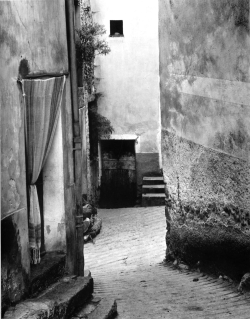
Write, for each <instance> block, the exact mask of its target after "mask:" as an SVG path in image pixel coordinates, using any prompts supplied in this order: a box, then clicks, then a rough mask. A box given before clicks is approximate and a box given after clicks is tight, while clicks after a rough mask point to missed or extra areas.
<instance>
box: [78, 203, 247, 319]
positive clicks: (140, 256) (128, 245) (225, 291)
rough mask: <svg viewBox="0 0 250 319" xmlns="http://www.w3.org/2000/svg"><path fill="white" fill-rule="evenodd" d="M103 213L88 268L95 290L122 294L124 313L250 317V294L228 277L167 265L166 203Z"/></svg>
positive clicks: (127, 317)
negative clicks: (222, 279)
mask: <svg viewBox="0 0 250 319" xmlns="http://www.w3.org/2000/svg"><path fill="white" fill-rule="evenodd" d="M98 214H99V216H100V217H101V218H102V219H103V226H102V230H101V233H100V235H98V237H97V238H96V240H95V244H94V245H93V244H91V243H89V244H87V245H85V248H84V249H85V253H84V254H85V269H90V271H91V273H92V276H93V278H94V283H95V288H94V290H95V293H97V294H98V295H100V296H101V297H109V296H110V297H113V298H114V299H117V304H118V312H119V315H118V318H119V319H132V318H136V319H137V318H144V319H145V318H156V319H158V318H166V319H167V318H171V319H172V318H182V319H184V318H187V319H189V318H196V319H198V318H207V319H208V318H209V319H215V318H218V319H221V318H234V319H238V318H240V319H243V318H246V319H249V318H250V300H249V299H247V297H246V296H242V295H239V294H238V293H237V292H236V291H235V290H233V289H232V288H231V287H230V285H229V283H225V282H224V283H221V282H219V280H217V279H213V278H210V277H207V276H202V274H198V275H197V274H194V273H192V272H189V273H188V272H180V271H179V270H174V269H172V268H171V267H170V266H166V265H164V263H163V259H164V256H165V225H166V224H165V216H164V207H146V208H141V207H140V208H126V209H125V208H123V209H110V210H108V209H100V210H98ZM197 277H199V278H198V279H199V280H198V281H193V279H194V278H196V280H197Z"/></svg>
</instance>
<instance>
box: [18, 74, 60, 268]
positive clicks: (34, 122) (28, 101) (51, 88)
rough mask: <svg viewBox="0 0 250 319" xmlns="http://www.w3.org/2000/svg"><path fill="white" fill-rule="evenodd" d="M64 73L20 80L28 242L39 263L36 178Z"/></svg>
mask: <svg viewBox="0 0 250 319" xmlns="http://www.w3.org/2000/svg"><path fill="white" fill-rule="evenodd" d="M64 84H65V76H62V77H56V78H50V79H46V80H41V79H36V80H28V79H27V80H22V90H23V98H24V102H25V143H26V160H27V182H28V185H29V196H30V197H29V244H30V250H31V263H33V264H37V263H40V248H41V216H40V208H39V202H38V195H37V189H36V185H35V183H36V181H37V179H38V176H39V174H40V172H41V170H42V168H43V166H44V163H45V161H46V158H47V156H48V154H49V150H50V147H51V144H52V141H53V137H54V134H55V130H56V126H57V122H58V117H59V113H60V105H61V101H62V95H63V89H64Z"/></svg>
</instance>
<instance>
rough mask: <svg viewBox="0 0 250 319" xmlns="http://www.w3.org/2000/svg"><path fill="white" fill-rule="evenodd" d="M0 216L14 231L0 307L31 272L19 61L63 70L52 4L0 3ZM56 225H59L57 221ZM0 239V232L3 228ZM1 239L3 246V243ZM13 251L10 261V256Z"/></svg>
mask: <svg viewBox="0 0 250 319" xmlns="http://www.w3.org/2000/svg"><path fill="white" fill-rule="evenodd" d="M0 42H1V53H0V66H1V72H0V83H1V85H0V96H1V140H2V143H1V153H2V157H1V177H2V180H1V182H2V192H1V214H2V216H4V217H6V216H9V215H11V216H10V217H6V223H2V228H3V227H4V228H5V230H6V229H14V230H13V232H11V234H12V235H13V238H11V241H9V243H11V244H10V246H8V249H7V250H6V251H5V255H4V256H2V258H3V260H4V262H2V273H3V274H4V275H3V276H2V307H5V306H6V305H7V304H8V303H9V302H10V301H12V302H15V301H17V300H19V299H20V298H21V296H23V295H24V294H25V292H26V291H27V284H28V278H29V272H30V265H29V248H28V221H27V202H26V177H25V175H26V174H25V148H24V122H23V105H22V103H21V102H20V100H21V99H20V94H19V89H18V86H17V77H18V73H20V72H22V70H19V65H20V61H21V60H22V59H24V58H25V59H26V60H27V61H28V65H29V69H30V70H29V71H30V72H34V71H39V70H45V71H46V72H59V71H67V70H68V56H67V42H66V25H65V7H64V2H63V1H59V0H55V1H49V0H45V1H31V0H22V1H0ZM60 222H61V221H60ZM2 234H3V229H2ZM5 241H6V238H4V237H2V247H3V245H5V244H7V243H6V242H5ZM13 251H15V260H12V259H10V258H12V257H11V256H12V252H13Z"/></svg>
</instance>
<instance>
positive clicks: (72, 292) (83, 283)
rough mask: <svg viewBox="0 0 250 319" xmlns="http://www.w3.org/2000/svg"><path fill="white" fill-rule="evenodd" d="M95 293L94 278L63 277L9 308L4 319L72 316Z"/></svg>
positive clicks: (63, 317)
mask: <svg viewBox="0 0 250 319" xmlns="http://www.w3.org/2000/svg"><path fill="white" fill-rule="evenodd" d="M92 293H93V279H92V277H91V274H90V272H89V274H88V276H86V277H76V276H71V277H63V278H62V279H61V280H60V281H59V282H57V283H56V284H54V285H53V286H51V287H49V288H48V289H47V290H45V291H44V292H43V293H42V294H41V295H39V296H38V297H36V298H33V299H27V300H25V301H23V302H21V303H19V304H17V305H16V306H15V307H11V308H9V309H8V310H7V311H6V313H5V315H4V317H3V318H4V319H24V318H25V319H48V318H61V319H67V318H70V316H71V315H72V313H73V312H74V311H75V309H77V308H79V307H80V306H81V305H83V304H84V303H86V301H87V300H89V299H90V297H91V295H92Z"/></svg>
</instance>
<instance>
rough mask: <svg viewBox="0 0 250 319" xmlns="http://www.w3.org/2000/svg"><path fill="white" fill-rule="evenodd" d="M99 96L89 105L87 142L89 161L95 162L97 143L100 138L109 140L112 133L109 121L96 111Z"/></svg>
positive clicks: (112, 129)
mask: <svg viewBox="0 0 250 319" xmlns="http://www.w3.org/2000/svg"><path fill="white" fill-rule="evenodd" d="M100 96H101V94H100V93H99V94H96V96H95V100H94V101H93V102H91V103H89V109H88V110H89V112H88V114H89V142H90V159H91V160H95V159H97V157H98V141H99V140H100V138H103V137H104V138H106V139H109V138H110V135H111V134H112V133H113V132H114V128H113V127H112V125H111V123H110V121H109V120H108V119H107V118H106V117H105V116H103V115H101V114H99V113H98V111H97V109H98V106H97V102H98V98H99V97H100Z"/></svg>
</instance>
